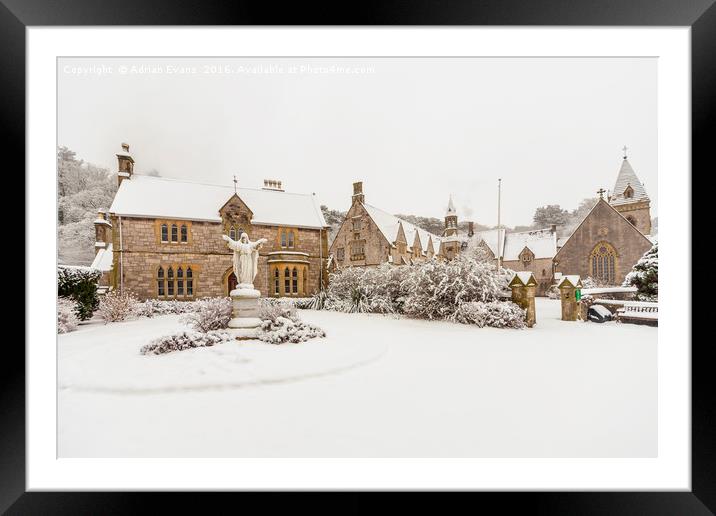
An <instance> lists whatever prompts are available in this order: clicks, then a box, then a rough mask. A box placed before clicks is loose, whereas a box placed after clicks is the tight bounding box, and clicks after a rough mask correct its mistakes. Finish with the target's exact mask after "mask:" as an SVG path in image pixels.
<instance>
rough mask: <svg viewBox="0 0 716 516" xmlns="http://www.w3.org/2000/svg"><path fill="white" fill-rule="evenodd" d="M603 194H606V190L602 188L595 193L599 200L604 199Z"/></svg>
mask: <svg viewBox="0 0 716 516" xmlns="http://www.w3.org/2000/svg"><path fill="white" fill-rule="evenodd" d="M605 192H606V190H605V189H604V188H600V189H599V190H597V193H598V194H599V198H600V199H604V193H605Z"/></svg>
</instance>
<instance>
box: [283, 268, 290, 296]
mask: <svg viewBox="0 0 716 516" xmlns="http://www.w3.org/2000/svg"><path fill="white" fill-rule="evenodd" d="M283 293H284V294H290V293H291V271H289V270H288V267H286V268H285V269H284V271H283Z"/></svg>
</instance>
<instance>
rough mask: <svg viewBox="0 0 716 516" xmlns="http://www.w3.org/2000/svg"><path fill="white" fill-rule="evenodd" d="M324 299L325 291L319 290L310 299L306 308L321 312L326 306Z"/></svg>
mask: <svg viewBox="0 0 716 516" xmlns="http://www.w3.org/2000/svg"><path fill="white" fill-rule="evenodd" d="M326 297H327V294H326V291H325V290H321V291H320V292H318V293H317V294H315V295H314V296H313V297H312V298H311V302H310V303H309V304H308V306H307V307H306V308H309V309H311V310H323V308H324V307H325V304H326Z"/></svg>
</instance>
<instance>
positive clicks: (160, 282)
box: [157, 267, 164, 296]
mask: <svg viewBox="0 0 716 516" xmlns="http://www.w3.org/2000/svg"><path fill="white" fill-rule="evenodd" d="M163 295H164V269H162V268H161V267H159V269H157V296H163Z"/></svg>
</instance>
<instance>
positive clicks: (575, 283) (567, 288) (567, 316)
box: [558, 275, 582, 321]
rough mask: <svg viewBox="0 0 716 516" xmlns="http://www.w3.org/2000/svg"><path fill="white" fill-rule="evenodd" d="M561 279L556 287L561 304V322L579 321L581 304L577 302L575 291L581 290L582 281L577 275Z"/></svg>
mask: <svg viewBox="0 0 716 516" xmlns="http://www.w3.org/2000/svg"><path fill="white" fill-rule="evenodd" d="M563 278H564V279H562V281H561V282H560V283H559V285H558V288H559V294H560V296H559V297H560V300H561V303H562V320H563V321H577V320H581V314H580V305H581V303H580V302H579V301H577V291H578V290H581V289H582V281H581V279H580V278H579V276H577V275H569V276H563Z"/></svg>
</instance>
